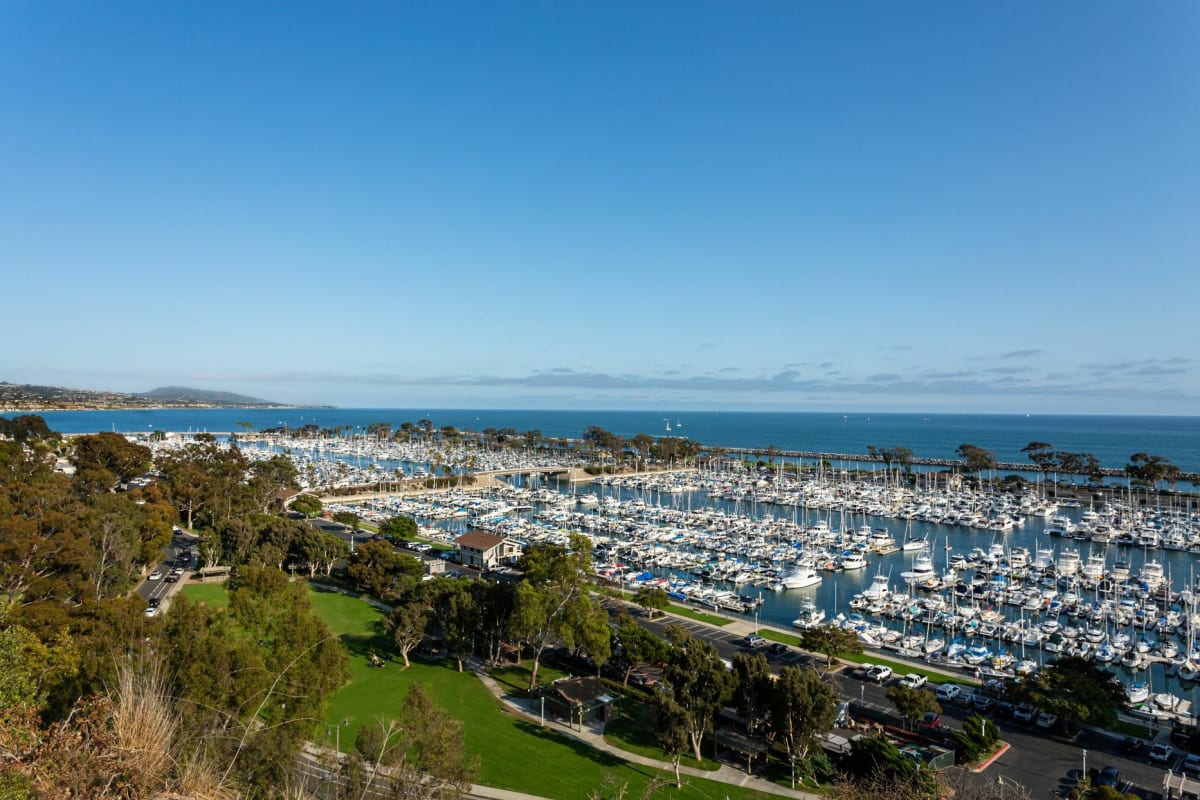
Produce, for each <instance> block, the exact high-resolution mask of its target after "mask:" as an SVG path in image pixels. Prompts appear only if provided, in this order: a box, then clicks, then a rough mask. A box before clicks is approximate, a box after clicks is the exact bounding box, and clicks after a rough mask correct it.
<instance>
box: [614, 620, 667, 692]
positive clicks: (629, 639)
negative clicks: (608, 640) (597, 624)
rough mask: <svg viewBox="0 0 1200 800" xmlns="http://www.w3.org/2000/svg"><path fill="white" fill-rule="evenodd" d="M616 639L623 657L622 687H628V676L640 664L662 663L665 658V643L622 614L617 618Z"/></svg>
mask: <svg viewBox="0 0 1200 800" xmlns="http://www.w3.org/2000/svg"><path fill="white" fill-rule="evenodd" d="M617 622H618V627H617V639H618V641H620V643H621V653H622V654H623V655H624V657H625V664H626V666H625V678H624V680H623V681H622V683H621V686H622V688H626V689H627V688H629V676H630V675H632V674H633V671H634V670H635V669H637V668H638V667H641V666H646V665H649V664H662V663H663V662H665V661H666V659H667V643H666V642H664V641H663V640H662V639H660V638H658V637H657V636H655V635H654V634H653V633H651V632H650V631H648V630H646V629H645V628H643V627H642V626H641V625H638V624H637V623H636V622H634V620H633V617H631V616H629V615H628V614H623V615H621V616H619V617H618V618H617Z"/></svg>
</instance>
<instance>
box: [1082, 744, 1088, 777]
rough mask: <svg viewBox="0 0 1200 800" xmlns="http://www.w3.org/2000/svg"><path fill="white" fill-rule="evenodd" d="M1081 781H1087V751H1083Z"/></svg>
mask: <svg viewBox="0 0 1200 800" xmlns="http://www.w3.org/2000/svg"><path fill="white" fill-rule="evenodd" d="M1082 780H1085V781H1086V780H1087V750H1084V751H1083V778H1082Z"/></svg>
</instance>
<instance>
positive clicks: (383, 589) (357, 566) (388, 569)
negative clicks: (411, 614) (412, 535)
mask: <svg viewBox="0 0 1200 800" xmlns="http://www.w3.org/2000/svg"><path fill="white" fill-rule="evenodd" d="M424 571H425V568H424V567H422V566H421V562H419V561H417V560H416V559H415V558H413V557H412V556H408V555H403V554H401V553H397V552H396V551H395V550H394V549H393V548H392V545H391V544H390V543H389V542H385V541H381V540H379V539H371V540H369V541H366V542H363V543H362V544H360V545H358V547H357V548H355V550H354V554H353V555H351V556H350V560H349V561H348V562H347V564H346V575H347V576H349V577H350V579H351V580H353V581H354V582H355V583H357V584H358V585H359V586H360V587H361V588H363V589H365V590H366V591H368V592H370V593H371V594H373V595H375V596H376V597H381V598H382V597H387V596H388V595H389V594H391V591H392V585H393V583H394V582H395V580H396V579H397V578H398V577H400V576H402V575H409V576H412V577H415V578H419V577H420V576H421V575H422V574H423V573H424Z"/></svg>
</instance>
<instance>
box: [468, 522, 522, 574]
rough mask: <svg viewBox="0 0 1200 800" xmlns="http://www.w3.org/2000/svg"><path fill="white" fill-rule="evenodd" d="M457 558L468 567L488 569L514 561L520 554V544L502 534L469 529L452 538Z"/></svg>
mask: <svg viewBox="0 0 1200 800" xmlns="http://www.w3.org/2000/svg"><path fill="white" fill-rule="evenodd" d="M454 544H455V545H456V546H457V547H458V560H459V561H460V562H461V563H463V564H465V565H466V566H468V567H475V568H477V569H482V570H489V569H495V568H496V567H498V566H500V565H501V564H508V563H511V562H512V561H515V560H516V559H517V558H518V557H519V556H520V555H521V545H520V544H518V543H517V542H514V541H512V540H511V539H508V538H506V537H504V536H497V535H496V534H494V533H488V532H487V531H470V532H469V533H464V534H463V535H462V536H460V537H458V538H457V539H455V540H454Z"/></svg>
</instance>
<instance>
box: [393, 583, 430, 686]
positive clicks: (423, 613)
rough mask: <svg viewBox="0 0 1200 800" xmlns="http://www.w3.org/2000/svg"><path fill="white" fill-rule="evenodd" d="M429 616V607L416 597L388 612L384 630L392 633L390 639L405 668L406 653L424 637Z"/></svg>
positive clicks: (407, 664)
mask: <svg viewBox="0 0 1200 800" xmlns="http://www.w3.org/2000/svg"><path fill="white" fill-rule="evenodd" d="M429 617H430V610H429V607H428V606H426V605H424V604H423V603H421V602H420V601H419V600H417V599H416V598H414V599H412V600H410V601H409V602H406V603H401V604H399V605H397V606H396V607H395V608H393V609H392V612H391V613H390V614H388V618H387V625H386V630H387V632H388V633H390V634H391V635H392V641H394V642H395V643H396V649H398V650H399V651H400V657H401V658H403V659H404V668H405V669H408V668H409V666H410V664H409V661H408V654H409V653H410V652H411V651H412V650H413V649H415V648H416V647H417V646H418V645H420V644H421V641H422V640H423V639H424V638H425V628H426V627H427V626H428V625H429Z"/></svg>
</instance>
